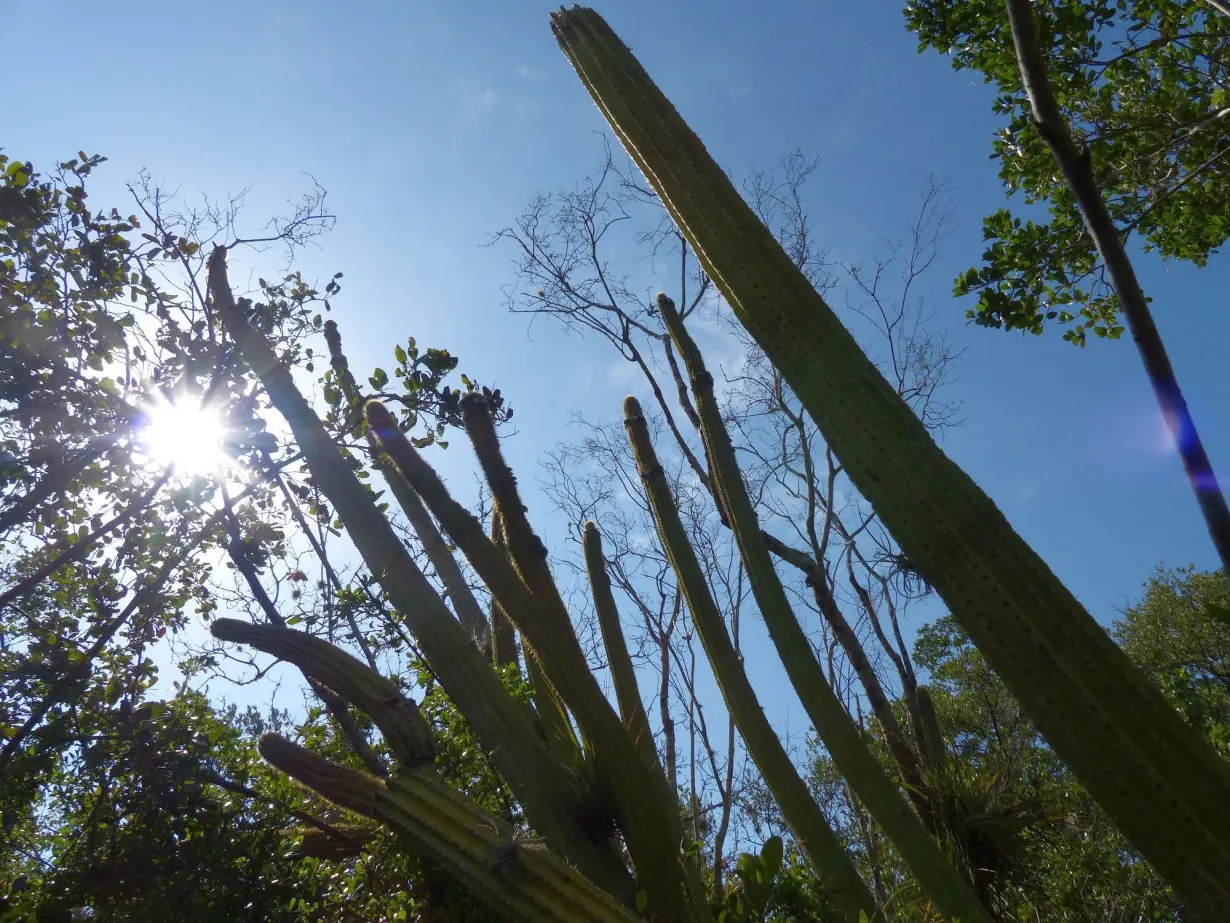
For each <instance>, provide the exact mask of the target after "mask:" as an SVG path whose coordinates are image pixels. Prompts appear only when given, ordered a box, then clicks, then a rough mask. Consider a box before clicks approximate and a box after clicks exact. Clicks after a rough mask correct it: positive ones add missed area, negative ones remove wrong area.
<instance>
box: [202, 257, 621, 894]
mask: <svg viewBox="0 0 1230 923" xmlns="http://www.w3.org/2000/svg"><path fill="white" fill-rule="evenodd" d="M209 288H210V292H211V295H212V301H213V307H214V309H215V310H216V311H217V312H218V315H219V317H220V319H221V321H222V324H223V326H224V327H225V329H226V331H227V332H228V333H229V334H230V335H231V337H232V338H233V339H234V341H235V343H236V345H237V346H238V348H239V351H240V354H241V355H242V357H243V360H244V361H245V362H246V363H247V364H248V365H249V366H250V367H251V369H252V371H253V372H255V373H256V375H257V377H258V378H260V380H261V383H262V384H263V385H264V386H265V390H266V392H267V393H268V395H269V399H270V401H271V402H272V403H273V405H274V406H275V407H276V408H277V409H278V412H279V413H281V414H282V416H283V417H284V418H285V420H286V422H287V423H288V424H289V425H290V428H291V431H292V432H293V433H294V436H295V440H296V442H297V444H298V446H299V449H300V451H301V452H302V453H303V457H304V459H305V461H306V462H307V464H308V467H309V469H310V470H311V472H312V476H313V477H314V478H315V479H316V482H317V483H318V484H319V485H320V486H321V489H322V490H323V491H324V493H325V495H326V496H327V497H328V498H329V500H330V502H331V503H332V504H333V506H334V509H335V510H336V511H337V513H338V515H339V516H340V517H341V519H342V521H343V522H344V523H345V525H346V529H347V532H348V533H349V535H350V537H351V539H352V540H353V541H354V544H355V547H356V548H358V550H359V553H360V554H361V555H362V556H363V560H364V561H365V562H366V564H367V566H368V567H369V568H370V570H371V572H372V573H373V574H374V575H375V577H376V579H377V580H379V581H380V585H381V586H382V587H383V588H384V590H385V591H386V592H387V593H388V595H389V598H390V600H391V601H392V602H393V605H394V606H395V607H396V609H397V611H398V613H399V615H400V616H401V617H402V618H403V619H405V621H406V623H407V625H408V626H409V628H410V631H411V632H412V633H413V634H414V636H415V639H416V640H417V641H418V644H419V647H420V649H421V650H422V652H423V655H424V657H425V658H426V660H427V662H428V663H429V664H430V666H431V668H432V669H433V670H434V671H435V673H436V675H437V676H438V677H439V679H440V684H441V686H442V687H443V688H444V691H445V692H446V693H447V694H448V696H449V698H450V699H452V700H453V702H455V703H456V705H457V707H458V709H460V711H461V713H462V714H463V715H465V717H466V720H467V721H468V722H469V724H470V726H471V727H472V728H473V729H474V733H475V736H476V737H477V738H478V740H479V742H480V743H481V744H482V747H483V749H484V751H485V752H486V753H487V754H489V757H490V759H491V762H492V765H493V766H494V767H495V769H496V771H497V772H499V774H500V775H501V776H502V777H503V779H504V780H505V781H506V782H507V783H508V785H509V787H510V788H511V789H512V791H513V793H514V794H515V795H516V797H517V800H518V801H519V802H520V803H521V806H522V808H523V809H524V811H525V815H526V817H527V818H528V819H529V822H530V824H531V825H532V826H533V827H534V829H535V830H537V831H538V832H539V833H540V834H541V835H542V836H543V838H544V839H545V840H546V842H547V844H548V845H549V846H550V847H551V848H552V849H553V850H555V851H557V852H558V853H559V854H560V855H562V856H564V857H566V858H567V859H569V860H570V861H573V862H575V863H577V865H578V866H579V867H580V868H581V869H582V870H583V871H584V872H585V874H587V875H589V876H590V877H591V878H592V879H593V880H594V881H596V882H598V883H599V884H601V885H602V886H603V887H605V888H607V889H608V890H609V891H610V892H611V893H612V894H619V895H622V894H624V893H626V892H627V889H628V884H629V880H628V873H627V869H626V868H625V867H624V865H623V864H622V862H621V861H620V860H619V857H618V856H617V855H616V854H615V852H614V850H613V849H612V848H611V847H610V844H609V843H605V842H601V843H600V842H595V841H593V840H592V839H590V837H589V834H588V832H587V831H585V830H584V829H582V828H581V827H580V825H579V824H578V823H577V822H576V817H575V815H576V808H577V806H578V805H580V804H582V803H583V802H584V801H585V799H586V798H588V797H589V796H590V792H589V790H588V788H587V786H586V785H585V783H584V782H583V780H582V779H581V778H580V777H579V776H577V774H576V773H575V772H573V771H571V770H570V769H568V768H567V767H565V766H562V765H560V764H559V763H558V761H556V760H555V759H554V758H553V757H552V755H551V752H550V751H549V750H548V749H547V747H546V745H545V744H544V743H543V741H542V739H541V738H540V737H539V736H538V734H537V733H536V731H535V729H534V724H533V721H532V719H531V717H530V715H529V714H528V713H527V711H526V709H525V708H524V707H523V706H522V705H521V703H519V702H518V701H517V700H516V699H514V698H513V697H512V695H511V694H510V693H509V692H508V690H507V689H506V688H505V687H504V685H503V684H502V683H501V682H500V679H499V677H497V676H496V674H495V671H494V670H493V669H492V667H491V664H490V662H489V661H488V660H487V659H485V658H484V657H483V656H482V655H481V654H480V653H479V651H478V649H477V648H476V647H475V646H474V644H473V641H472V638H471V636H470V634H469V633H468V632H467V631H466V629H465V628H463V627H462V626H461V624H460V623H458V622H457V620H456V619H455V618H453V616H452V613H450V612H449V611H448V608H447V607H446V606H445V605H444V603H443V601H442V600H441V599H440V597H439V596H438V595H437V594H436V592H435V590H434V588H433V587H432V585H431V583H430V582H429V581H428V580H427V578H426V577H425V576H424V575H423V572H422V571H421V570H419V568H418V567H417V566H416V565H415V563H414V560H413V559H412V558H411V557H410V556H409V554H408V553H407V552H406V549H405V546H403V545H402V543H401V541H400V539H398V537H397V534H396V533H395V532H394V531H393V528H392V526H390V525H389V522H388V520H387V519H386V518H385V517H384V515H383V514H382V513H381V512H380V510H379V509H378V508H377V507H376V504H375V501H374V500H373V499H372V497H371V495H370V494H369V493H368V492H367V491H366V490H365V489H364V487H363V485H361V484H360V483H359V480H358V479H357V478H356V477H355V475H354V472H353V471H352V470H351V468H350V465H349V463H348V462H347V461H346V459H345V458H344V457H343V455H342V453H341V450H340V449H338V447H337V446H336V445H335V444H334V443H333V441H332V439H330V438H329V434H328V432H326V430H325V428H324V426H323V425H322V424H321V422H320V419H319V418H318V417H317V416H316V414H315V413H314V412H313V411H312V408H311V407H310V406H309V405H308V403H307V401H306V400H304V398H303V395H302V394H300V393H299V391H298V389H297V388H296V387H295V383H294V381H293V380H292V379H291V376H290V372H289V370H288V369H287V368H286V367H285V366H283V365H282V364H281V363H280V362H279V361H278V358H277V356H276V355H275V354H274V352H273V349H272V348H271V347H270V345H269V343H268V341H266V340H265V338H264V337H263V336H262V335H261V334H260V333H258V332H257V331H256V330H254V329H253V328H252V326H251V325H250V324H249V323H248V321H247V319H246V318H245V317H244V315H243V313H242V312H241V311H240V310H239V308H238V306H237V305H236V304H235V298H234V295H233V294H232V293H231V287H230V283H229V281H228V280H227V275H226V249H225V248H224V247H217V248H215V249H214V251H213V253H212V254H211V256H210V262H209Z"/></svg>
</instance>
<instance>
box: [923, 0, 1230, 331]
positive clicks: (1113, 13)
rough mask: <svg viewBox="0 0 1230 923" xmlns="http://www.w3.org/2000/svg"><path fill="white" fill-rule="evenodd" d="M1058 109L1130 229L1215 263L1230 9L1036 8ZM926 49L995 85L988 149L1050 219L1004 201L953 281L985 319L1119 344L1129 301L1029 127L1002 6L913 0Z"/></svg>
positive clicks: (1228, 131) (1166, 4) (1175, 254)
mask: <svg viewBox="0 0 1230 923" xmlns="http://www.w3.org/2000/svg"><path fill="white" fill-rule="evenodd" d="M1031 6H1032V9H1033V12H1034V16H1035V20H1036V22H1037V25H1038V34H1039V38H1040V40H1041V43H1042V45H1043V48H1044V51H1045V56H1046V59H1047V66H1048V72H1049V78H1050V82H1051V85H1052V87H1053V90H1054V93H1055V97H1056V100H1057V102H1058V104H1059V109H1060V112H1061V113H1062V115H1063V117H1064V118H1065V120H1066V121H1067V122H1068V123H1069V125H1070V126H1071V128H1072V131H1073V133H1074V135H1075V137H1076V140H1077V142H1078V145H1081V146H1083V148H1084V150H1085V151H1086V152H1087V155H1088V157H1089V158H1090V162H1091V164H1092V166H1093V169H1094V173H1095V176H1096V179H1097V183H1098V185H1099V186H1100V188H1101V189H1102V191H1103V194H1104V196H1105V198H1106V201H1107V205H1108V207H1109V209H1110V213H1111V216H1112V218H1113V219H1114V222H1115V225H1116V228H1117V230H1118V231H1119V233H1120V235H1121V236H1124V237H1127V236H1129V235H1136V236H1138V237H1139V239H1140V241H1141V243H1142V245H1143V246H1144V247H1145V248H1146V249H1148V250H1157V251H1158V252H1160V253H1161V254H1162V255H1163V256H1165V257H1168V258H1173V259H1181V260H1188V261H1191V262H1193V263H1195V264H1196V265H1198V266H1203V265H1204V264H1205V262H1206V261H1207V260H1208V258H1209V257H1210V255H1212V254H1214V253H1217V252H1219V249H1220V248H1221V247H1222V245H1223V244H1224V243H1225V241H1226V238H1227V237H1228V236H1230V172H1228V171H1227V152H1228V151H1230V41H1228V37H1230V7H1227V6H1226V5H1225V4H1224V3H1220V2H1207V3H1201V2H1179V0H1160V2H1159V0H1114V2H1112V0H1086V2H1079V3H1075V2H1067V0H1045V2H1041V3H1034V4H1032V5H1031ZM905 15H906V22H907V24H908V27H909V28H910V30H911V31H913V32H915V33H916V34H917V35H918V37H919V50H920V51H922V50H925V49H927V48H932V49H934V50H936V51H939V52H940V53H942V54H946V55H950V56H951V58H952V65H953V67H954V68H955V69H958V70H974V71H978V72H980V73H981V74H982V75H983V77H984V79H985V80H986V82H988V83H992V84H994V85H995V87H996V89H997V91H998V95H997V96H996V98H995V102H994V104H993V109H994V111H995V113H996V114H997V115H1000V116H1002V117H1004V118H1005V120H1006V125H1005V126H1004V127H1003V128H1001V129H1000V130H999V132H998V134H997V135H996V138H995V140H994V142H993V144H992V150H993V154H992V156H993V157H994V159H995V160H997V161H998V162H999V165H1000V176H1001V177H1002V179H1003V181H1004V183H1005V185H1006V187H1007V191H1008V194H1009V195H1010V196H1015V195H1018V194H1019V195H1020V196H1021V198H1022V200H1023V202H1024V203H1025V204H1026V205H1032V204H1035V203H1041V204H1045V205H1046V207H1047V211H1048V215H1047V219H1046V220H1035V219H1034V218H1033V217H1030V216H1029V215H1028V213H1027V214H1025V215H1021V214H1019V213H1014V212H1013V211H1012V210H1010V209H1006V208H1005V209H999V210H997V211H995V212H994V213H993V214H991V215H989V216H987V217H986V218H985V219H984V221H983V236H984V238H985V239H986V241H987V249H986V251H985V253H984V254H983V262H982V265H981V266H978V267H974V268H971V269H969V270H968V271H967V272H965V273H962V275H961V276H960V277H959V278H958V279H957V281H956V293H957V294H958V295H966V294H973V295H976V296H977V298H978V302H977V305H976V306H975V307H974V308H973V309H972V310H971V311H970V312H969V314H970V317H971V318H973V320H974V321H975V322H976V323H978V324H981V325H983V326H988V327H1002V328H1005V329H1008V330H1026V331H1029V332H1031V333H1041V332H1042V330H1043V329H1044V327H1045V326H1046V325H1047V324H1048V323H1049V324H1059V325H1062V326H1064V327H1065V328H1066V329H1065V330H1064V338H1065V339H1067V340H1069V341H1071V342H1074V343H1077V344H1081V345H1083V344H1084V343H1085V341H1086V336H1087V333H1088V332H1089V331H1092V332H1093V333H1094V334H1095V335H1096V336H1099V337H1111V338H1114V337H1118V336H1119V335H1120V334H1121V333H1122V331H1123V326H1122V325H1121V324H1120V322H1119V304H1118V300H1117V298H1116V296H1115V294H1114V292H1113V290H1112V289H1111V286H1110V284H1109V282H1108V280H1107V277H1106V272H1105V267H1104V265H1103V264H1102V262H1101V260H1100V258H1099V256H1098V253H1097V251H1096V249H1095V247H1094V245H1093V242H1092V241H1091V239H1090V238H1089V235H1088V234H1087V232H1086V230H1085V226H1084V223H1083V221H1082V219H1081V215H1080V213H1079V211H1078V208H1077V205H1076V202H1075V200H1074V198H1073V196H1072V193H1071V191H1070V189H1069V188H1068V186H1067V185H1066V183H1065V181H1064V178H1063V176H1062V175H1061V174H1060V173H1059V172H1058V171H1057V170H1056V169H1055V163H1054V159H1053V157H1052V155H1051V152H1050V150H1049V149H1048V148H1047V145H1046V143H1045V142H1044V141H1043V139H1042V138H1041V137H1040V136H1039V134H1038V132H1037V131H1036V129H1035V127H1034V123H1033V118H1032V115H1031V112H1030V104H1029V100H1028V98H1027V95H1026V93H1025V89H1024V87H1023V86H1022V82H1021V75H1020V69H1019V67H1018V62H1017V58H1016V53H1015V51H1014V48H1013V41H1012V35H1011V32H1010V29H1009V23H1008V17H1007V15H1006V12H1005V8H1004V4H1003V2H1001V0H972V2H969V3H945V2H941V0H912V2H911V3H909V4H908V5H907V7H906V12H905Z"/></svg>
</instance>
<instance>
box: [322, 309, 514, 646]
mask: <svg viewBox="0 0 1230 923" xmlns="http://www.w3.org/2000/svg"><path fill="white" fill-rule="evenodd" d="M325 342H326V344H328V347H329V363H330V365H331V366H332V367H333V373H334V376H335V377H336V379H337V382H338V385H339V387H340V388H341V391H342V396H343V397H345V398H346V405H347V407H348V408H349V410H348V413H349V422H350V426H351V428H352V429H353V430H358V429H360V428H362V427H363V398H362V393H361V392H360V390H359V385H358V383H357V382H356V381H355V380H354V375H352V374H351V372H350V363H349V362H348V361H347V359H346V354H345V353H344V352H343V351H342V337H341V333H340V332H339V331H338V329H337V323H336V322H335V321H332V320H327V321H325ZM365 435H366V436H367V440H368V443H369V444H370V445H371V446H372V454H373V455H375V456H377V464H379V453H378V452H377V451H376V444H375V443H374V442H372V438H371V434H370V433H365ZM386 481H387V482H388V485H389V489H390V490H391V491H392V493H393V499H394V500H396V501H397V505H398V506H399V507H401V511H402V513H403V514H405V517H406V520H407V522H409V523H410V528H412V529H413V530H414V533H415V535H417V536H418V537H419V541H420V542H422V544H423V553H424V554H426V555H427V560H428V561H430V562H431V566H432V568H433V569H434V570H435V572H436V576H438V577H439V578H440V582H441V583H443V584H444V592H445V593H446V594H448V599H449V602H450V603H452V607H453V612H454V613H456V615H457V619H458V621H460V622H461V624H462V625H464V626H465V627H466V629H467V630H468V631H469V632H470V634H471V635H472V636H473V638H474V642H475V644H477V645H478V647H479V649H480V650H483V651H485V650H487V649H488V645H489V644H490V640H489V629H488V626H487V620H486V618H484V617H483V610H482V608H481V607H480V606H479V605H478V600H477V599H475V598H474V593H473V592H472V591H471V590H470V585H469V584H468V583H466V579H465V575H464V574H462V573H461V568H460V567H458V566H457V560H456V559H455V558H454V557H453V554H452V552H451V551H449V549H448V545H447V544H445V541H444V539H443V537H442V536H441V535H440V530H439V529H437V528H436V524H435V523H434V522H432V521H431V516H430V515H429V514H428V512H427V510H426V509H424V507H423V503H422V501H421V500H419V498H418V496H417V495H416V494H415V493H414V491H413V490H410V489H409V488H408V487H407V486H406V484H405V482H404V481H403V480H402V479H401V478H400V477H393V478H386Z"/></svg>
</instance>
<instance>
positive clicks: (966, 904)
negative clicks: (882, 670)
mask: <svg viewBox="0 0 1230 923" xmlns="http://www.w3.org/2000/svg"><path fill="white" fill-rule="evenodd" d="M658 311H659V313H660V314H661V316H662V319H663V321H664V322H665V324H666V328H667V330H668V331H669V332H670V336H671V338H672V339H673V340H674V342H675V345H676V347H677V348H678V350H679V355H680V356H681V357H682V358H683V363H684V367H685V368H686V369H687V373H688V378H689V379H690V382H691V385H692V395H693V398H694V399H695V404H696V412H697V414H698V415H699V417H700V425H701V434H702V436H703V438H704V442H705V454H706V457H708V459H709V463H710V465H711V466H712V474H713V480H714V486H715V489H716V493H717V496H718V498H719V502H720V505H721V507H722V509H723V510H724V511H725V514H726V519H727V521H728V522H729V523H730V528H731V530H732V531H733V533H734V536H735V541H736V543H737V545H738V547H739V554H740V556H741V557H742V559H743V566H744V568H745V569H746V571H747V576H748V582H749V583H750V584H751V586H752V593H753V595H754V596H755V598H756V604H757V606H758V607H759V608H760V614H761V616H762V617H763V618H764V621H765V625H766V627H767V628H768V630H769V636H770V638H771V639H772V640H773V644H774V646H775V647H776V648H777V651H778V655H779V656H780V657H781V661H782V664H783V665H784V666H785V668H786V675H787V676H788V677H789V678H790V682H791V684H792V685H793V686H794V689H795V692H797V693H798V696H799V700H800V701H801V702H802V703H803V707H804V708H805V709H806V710H807V715H808V717H809V718H811V720H812V724H813V725H814V726H815V728H816V733H817V734H818V735H819V736H820V739H821V740H822V741H823V742H824V745H825V747H827V748H828V751H829V754H830V755H831V756H832V758H833V762H834V763H835V764H836V765H837V768H838V770H840V772H841V773H842V775H843V776H845V778H846V779H847V781H848V782H849V784H850V787H851V788H852V789H853V790H854V792H855V794H857V795H858V797H859V799H860V800H861V801H862V802H863V804H864V805H865V806H866V808H867V810H868V811H870V812H871V814H872V815H873V816H874V817H875V819H876V820H877V821H878V822H879V824H880V826H881V828H882V829H883V830H884V832H885V834H886V835H887V836H888V837H889V838H890V839H892V840H893V842H894V843H895V844H896V846H897V849H898V850H899V851H900V853H901V855H902V858H904V859H905V861H906V863H907V864H908V865H909V867H910V870H911V871H912V872H913V873H914V875H915V877H916V878H917V879H918V880H919V882H920V883H921V884H922V885H923V887H925V888H926V889H927V890H928V892H929V893H930V894H931V896H932V899H933V900H935V902H936V904H937V905H938V906H939V908H940V909H941V910H942V911H943V912H945V913H948V914H951V915H953V916H959V917H960V918H961V919H962V920H965V921H967V923H974V921H976V920H987V921H989V920H990V916H989V914H988V913H987V911H986V909H985V908H984V907H983V906H982V904H981V903H979V901H978V899H977V898H976V897H975V895H974V892H973V891H972V890H971V889H970V887H969V886H968V884H967V883H966V882H965V880H964V879H962V878H961V876H960V874H958V872H957V870H956V869H955V868H953V866H952V864H951V863H949V862H948V860H947V859H946V858H945V856H944V854H943V853H942V852H941V850H940V847H939V845H938V844H937V843H936V842H935V840H933V839H932V838H931V835H930V834H929V833H928V832H927V830H926V829H925V828H924V827H923V825H922V822H921V821H920V820H919V818H918V816H917V815H916V814H915V813H914V812H913V811H911V810H910V806H909V805H908V804H907V803H906V800H905V799H904V798H903V797H902V795H901V793H900V792H899V791H898V790H897V788H896V786H895V785H894V784H893V782H892V780H891V779H890V778H889V776H888V773H887V772H885V770H884V767H883V766H882V765H881V764H880V762H879V760H877V759H876V757H875V755H874V754H873V753H872V752H871V750H870V749H869V748H868V746H867V744H866V742H865V741H864V740H863V739H862V736H861V734H860V732H859V730H858V728H856V727H855V725H854V722H853V721H852V720H851V719H850V716H849V714H848V713H847V712H846V710H845V707H844V706H843V705H842V704H841V701H840V700H839V699H838V698H837V695H836V694H835V693H834V692H833V690H832V688H831V687H830V686H829V684H828V682H827V680H826V679H825V677H824V671H823V669H822V668H821V666H820V663H819V661H817V660H816V657H815V655H814V654H813V653H812V646H811V644H810V642H809V641H808V639H807V635H806V634H805V633H804V631H803V628H802V626H801V625H800V624H799V622H798V620H797V619H796V618H795V616H794V612H793V611H792V610H791V607H790V603H789V601H788V600H787V598H786V591H785V588H784V587H783V586H782V583H781V580H780V579H778V576H777V572H776V571H775V570H774V569H773V561H772V559H771V558H770V557H769V548H768V545H767V543H766V542H765V539H764V536H763V534H762V532H761V530H760V523H759V521H758V520H757V517H756V512H755V509H754V507H753V505H752V500H751V497H749V496H748V493H747V488H746V487H745V486H744V484H743V476H742V474H741V472H740V471H739V466H738V462H737V460H736V458H735V449H734V445H733V443H732V442H731V439H730V434H729V432H728V431H727V429H726V425H725V424H724V423H723V422H722V415H721V410H720V409H719V407H718V403H717V399H716V397H715V396H714V393H713V376H712V375H711V374H710V373H709V371H708V370H707V369H706V368H705V363H704V360H703V358H702V357H701V353H700V350H699V349H698V348H697V346H696V343H695V342H694V341H693V340H692V337H691V336H690V335H689V334H688V332H687V329H686V328H685V327H684V324H683V320H682V318H681V317H680V316H679V312H678V311H676V310H675V304H674V302H672V301H671V300H670V299H669V298H667V297H666V296H665V295H659V296H658ZM627 406H628V405H627V403H625V413H627V409H626V408H627ZM630 431H631V432H633V439H634V444H635V441H636V440H638V439H639V440H640V441H642V442H645V441H647V440H648V433H647V432H643V424H640V425H639V426H637V427H636V428H635V429H634V430H633V429H631V427H630ZM644 452H645V449H640V450H639V452H638V458H639V457H641V454H642V453H644ZM646 489H647V492H648V493H649V494H650V497H651V498H654V497H655V496H656V495H657V492H656V491H654V490H653V489H652V488H651V487H650V485H649V484H648V483H647V484H646ZM654 509H655V513H656V511H657V501H656V500H655V506H654ZM664 542H665V536H664ZM672 563H675V562H674V559H672ZM676 570H679V566H678V565H677V564H676ZM688 599H689V602H690V601H691V599H692V596H691V595H689V596H688ZM695 620H696V622H697V627H698V631H699V632H700V633H701V636H702V638H703V637H704V636H705V627H704V623H703V621H702V620H700V619H695ZM707 649H708V648H707V646H706V650H707ZM710 659H712V655H710ZM723 689H724V687H723ZM745 736H746V734H745ZM749 749H750V746H749ZM752 756H753V759H755V758H756V755H755V753H754V752H753V754H752ZM757 764H758V765H760V768H761V770H762V771H764V772H765V773H766V779H767V772H768V770H767V767H765V766H764V765H763V764H762V763H760V761H759V760H758V759H757ZM923 798H924V800H925V794H924V796H923Z"/></svg>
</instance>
